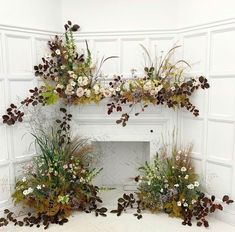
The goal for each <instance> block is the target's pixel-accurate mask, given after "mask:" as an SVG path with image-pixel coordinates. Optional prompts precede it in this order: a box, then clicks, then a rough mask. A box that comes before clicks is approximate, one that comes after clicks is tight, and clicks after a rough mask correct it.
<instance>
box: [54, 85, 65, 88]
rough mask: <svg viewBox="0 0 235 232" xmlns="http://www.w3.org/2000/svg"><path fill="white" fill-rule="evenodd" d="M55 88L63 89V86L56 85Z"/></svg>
mask: <svg viewBox="0 0 235 232" xmlns="http://www.w3.org/2000/svg"><path fill="white" fill-rule="evenodd" d="M55 88H56V89H63V88H64V86H63V85H61V84H58V85H57V86H56V87H55Z"/></svg>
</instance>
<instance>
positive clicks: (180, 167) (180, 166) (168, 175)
mask: <svg viewBox="0 0 235 232" xmlns="http://www.w3.org/2000/svg"><path fill="white" fill-rule="evenodd" d="M191 150H192V147H191V146H190V147H187V148H185V149H178V147H177V145H174V146H173V147H172V149H171V151H169V149H167V146H164V147H163V148H162V149H161V150H160V152H159V154H157V155H156V157H155V159H154V161H153V164H148V163H147V162H146V164H145V165H144V166H142V167H140V168H139V170H140V176H137V177H136V178H135V179H136V181H137V182H138V190H137V192H136V196H137V198H135V197H134V194H130V195H127V194H124V195H123V197H122V198H119V199H118V207H117V209H115V210H112V211H111V213H116V214H117V215H118V216H120V215H121V213H122V212H124V211H126V209H127V208H128V207H131V208H133V207H136V208H137V212H136V213H135V214H134V216H136V217H137V218H138V219H140V218H142V214H141V212H142V211H143V210H149V211H151V212H153V213H156V212H164V213H167V214H168V215H169V216H171V217H177V218H182V220H183V222H182V224H183V225H189V226H191V225H192V220H193V219H196V221H197V226H202V225H204V226H205V227H208V226H209V223H208V218H207V217H208V215H209V214H212V213H214V212H215V211H216V210H223V206H222V204H220V203H217V202H216V200H215V196H214V195H212V196H207V195H206V194H205V193H204V192H203V190H202V188H201V185H200V182H199V180H198V175H197V174H196V173H195V170H194V167H193V164H192V162H191V158H190V155H191ZM222 202H224V203H225V204H231V203H233V200H231V199H230V198H229V197H228V196H227V195H225V196H224V197H223V199H222Z"/></svg>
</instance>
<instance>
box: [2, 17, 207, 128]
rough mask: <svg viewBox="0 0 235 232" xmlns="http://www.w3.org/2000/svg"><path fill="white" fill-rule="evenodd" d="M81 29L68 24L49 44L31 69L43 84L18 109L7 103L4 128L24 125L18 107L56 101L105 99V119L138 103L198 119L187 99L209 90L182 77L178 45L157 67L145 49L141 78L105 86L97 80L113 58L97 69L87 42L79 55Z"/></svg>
mask: <svg viewBox="0 0 235 232" xmlns="http://www.w3.org/2000/svg"><path fill="white" fill-rule="evenodd" d="M79 28H80V27H79V26H78V25H76V24H72V23H71V21H68V22H67V23H66V24H65V33H64V34H62V35H61V36H58V35H56V36H55V38H54V39H53V40H52V41H49V42H48V46H49V49H50V54H48V55H47V56H45V57H43V58H42V63H41V64H38V65H36V66H34V70H35V75H36V76H38V77H40V78H41V79H42V81H43V85H42V86H40V87H35V88H34V89H30V90H29V92H30V96H29V97H27V98H26V99H24V100H23V101H22V102H21V105H20V106H16V105H15V104H11V105H10V107H9V108H8V109H7V112H6V114H5V115H3V116H2V118H3V123H6V124H8V125H13V124H15V122H22V121H23V117H24V112H23V110H22V109H21V108H22V106H30V105H32V106H36V105H38V104H41V105H51V104H55V103H56V102H57V101H58V100H62V101H63V102H64V103H65V104H68V105H74V104H75V105H77V104H79V105H82V104H89V103H99V102H100V101H101V100H102V99H105V98H106V99H109V102H108V104H107V108H108V110H107V113H108V114H111V113H113V111H118V112H121V111H122V109H123V105H125V104H129V106H130V111H131V110H132V109H133V107H134V106H135V105H136V104H140V105H141V111H140V112H139V113H141V112H142V111H144V109H145V108H146V107H147V106H148V105H149V104H153V105H164V106H167V107H169V108H185V109H187V110H188V111H190V112H191V113H193V114H194V115H195V116H198V115H199V110H198V109H197V108H196V106H194V105H193V104H192V103H191V101H190V96H191V95H192V94H193V92H195V91H196V90H198V89H200V88H201V89H207V88H209V84H208V82H207V79H206V78H205V77H203V76H200V77H199V78H197V79H195V78H185V75H184V70H185V65H186V66H189V65H188V63H187V62H186V61H184V60H178V61H177V62H174V63H172V61H171V58H172V55H173V54H174V51H175V49H177V48H178V46H176V47H174V48H172V49H171V50H170V51H169V52H168V53H167V54H166V55H165V57H161V58H160V60H159V61H158V62H152V61H151V58H150V55H149V53H148V51H147V50H146V49H145V48H144V47H143V49H144V50H145V52H146V55H147V57H148V66H147V67H145V68H144V71H145V76H144V77H141V78H138V77H135V78H134V79H129V80H124V79H122V77H121V76H114V79H113V81H111V82H110V83H109V85H108V86H106V85H104V84H102V81H101V79H103V78H102V75H101V68H102V65H103V64H104V63H105V62H106V61H108V60H110V59H112V58H117V57H115V56H111V57H107V58H103V59H102V60H101V61H100V64H99V65H94V63H93V62H92V56H91V51H90V50H89V47H88V43H87V42H86V50H87V51H86V53H87V54H86V55H85V54H78V52H77V48H76V44H75V40H74V35H73V34H74V32H76V31H78V30H79ZM130 111H129V112H124V113H122V115H121V117H120V119H119V120H117V121H116V122H117V123H118V124H122V125H123V126H125V125H126V123H127V121H128V119H129V113H130ZM139 113H138V112H137V113H136V114H135V115H136V116H137V115H138V114H139Z"/></svg>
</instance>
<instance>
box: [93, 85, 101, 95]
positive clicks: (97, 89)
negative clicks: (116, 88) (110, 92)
mask: <svg viewBox="0 0 235 232" xmlns="http://www.w3.org/2000/svg"><path fill="white" fill-rule="evenodd" d="M93 89H94V91H95V94H99V93H100V86H99V85H98V84H95V85H94V86H93Z"/></svg>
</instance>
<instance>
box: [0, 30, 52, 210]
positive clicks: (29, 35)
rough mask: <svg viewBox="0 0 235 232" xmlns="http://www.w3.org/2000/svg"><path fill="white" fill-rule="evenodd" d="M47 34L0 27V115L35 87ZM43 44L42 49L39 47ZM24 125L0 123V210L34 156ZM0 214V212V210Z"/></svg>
mask: <svg viewBox="0 0 235 232" xmlns="http://www.w3.org/2000/svg"><path fill="white" fill-rule="evenodd" d="M50 35H52V34H50V33H48V32H40V31H36V30H35V31H31V30H27V29H24V30H23V29H22V28H8V27H6V26H4V27H0V114H1V115H2V114H4V113H5V110H6V107H7V106H8V105H9V104H10V103H11V102H14V103H16V104H17V103H19V102H20V100H22V99H23V98H24V97H25V96H27V95H28V90H29V89H30V88H31V87H34V86H35V85H37V80H36V78H35V77H34V75H33V65H34V64H35V63H36V61H39V59H38V58H39V56H41V55H42V53H43V54H44V52H43V46H44V47H45V46H46V38H47V39H48V38H49V36H50ZM42 41H43V46H42ZM28 132H29V125H28V124H27V123H22V124H17V125H15V126H13V127H7V126H5V125H3V123H2V120H1V122H0V209H3V208H5V207H6V206H9V205H11V198H10V194H11V192H12V190H13V189H14V181H15V177H16V176H17V175H19V170H20V169H21V168H20V167H21V166H22V165H24V163H25V162H27V161H29V160H30V159H31V157H32V155H34V154H35V152H34V146H30V144H32V142H33V139H32V137H31V136H30V134H29V133H28ZM1 212H2V210H1Z"/></svg>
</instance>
